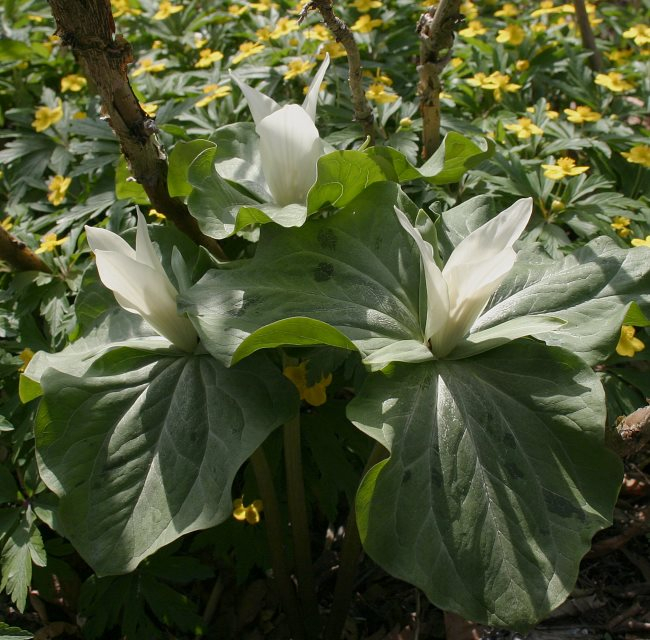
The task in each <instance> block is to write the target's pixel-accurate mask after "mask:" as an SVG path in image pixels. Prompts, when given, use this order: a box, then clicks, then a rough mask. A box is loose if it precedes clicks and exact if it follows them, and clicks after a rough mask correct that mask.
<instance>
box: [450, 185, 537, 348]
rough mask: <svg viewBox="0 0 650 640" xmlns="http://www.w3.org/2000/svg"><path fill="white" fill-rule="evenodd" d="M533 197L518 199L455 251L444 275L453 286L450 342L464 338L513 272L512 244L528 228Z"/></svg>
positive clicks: (471, 235) (468, 237)
mask: <svg viewBox="0 0 650 640" xmlns="http://www.w3.org/2000/svg"><path fill="white" fill-rule="evenodd" d="M532 210H533V201H532V199H531V198H524V199H521V200H518V201H517V202H515V204H513V205H512V206H511V207H509V208H508V209H506V210H505V211H502V212H501V213H500V214H499V215H497V216H496V217H495V218H493V219H492V220H490V221H489V222H487V223H486V224H484V225H483V226H481V227H479V228H478V229H476V230H475V231H473V232H472V233H470V234H469V235H468V236H467V237H466V238H465V239H464V240H463V241H462V242H461V243H460V244H459V245H458V246H457V247H456V249H455V250H454V251H453V253H452V254H451V256H450V257H449V260H448V261H447V264H446V265H445V267H444V269H443V271H442V274H443V276H444V278H445V281H446V282H447V286H448V287H449V298H450V300H451V301H452V303H451V309H450V314H449V315H450V321H451V324H452V326H451V327H450V330H451V331H450V335H448V336H447V339H448V340H449V341H450V342H457V341H458V340H459V339H460V338H462V337H463V336H464V335H465V334H466V333H467V332H468V331H469V330H470V328H471V326H472V325H473V324H474V322H475V321H476V318H478V316H479V315H480V314H481V312H482V311H483V309H484V308H485V305H486V304H487V301H488V300H489V298H490V296H491V295H492V294H493V293H494V292H495V291H496V289H497V288H498V286H499V285H500V284H501V282H502V280H503V278H504V277H505V276H506V274H507V273H508V272H509V271H510V269H512V266H513V264H514V262H515V257H516V254H515V251H514V250H513V248H512V245H513V244H514V243H515V241H516V240H517V238H519V236H520V235H521V233H522V231H523V230H524V229H525V228H526V224H527V223H528V220H529V219H530V215H531V213H532Z"/></svg>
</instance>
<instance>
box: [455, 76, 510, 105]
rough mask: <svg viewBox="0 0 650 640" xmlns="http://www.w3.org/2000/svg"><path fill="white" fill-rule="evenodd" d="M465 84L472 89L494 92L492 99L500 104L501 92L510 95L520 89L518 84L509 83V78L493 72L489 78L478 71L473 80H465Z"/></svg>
mask: <svg viewBox="0 0 650 640" xmlns="http://www.w3.org/2000/svg"><path fill="white" fill-rule="evenodd" d="M467 84H470V85H471V86H473V87H480V88H481V89H486V90H488V91H493V92H494V99H495V100H496V101H497V102H501V97H502V92H503V91H507V92H509V93H512V92H514V91H518V90H519V89H521V85H520V84H515V83H514V82H510V76H509V75H506V74H503V73H500V72H499V71H494V72H493V73H491V74H490V75H489V76H486V75H485V74H484V73H483V72H482V71H479V72H478V73H477V74H475V75H474V77H473V78H468V79H467Z"/></svg>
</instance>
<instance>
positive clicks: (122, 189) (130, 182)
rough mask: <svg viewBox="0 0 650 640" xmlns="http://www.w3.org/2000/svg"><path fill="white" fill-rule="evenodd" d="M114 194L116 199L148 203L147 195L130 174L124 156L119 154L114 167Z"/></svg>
mask: <svg viewBox="0 0 650 640" xmlns="http://www.w3.org/2000/svg"><path fill="white" fill-rule="evenodd" d="M115 195H116V196H117V198H118V200H131V201H132V202H135V204H150V203H149V196H148V195H147V194H146V192H145V190H144V189H143V187H142V185H141V184H140V183H139V182H136V181H135V178H133V176H132V175H131V171H130V169H129V167H128V166H127V164H126V160H125V159H124V156H120V159H119V160H118V162H117V168H116V169H115Z"/></svg>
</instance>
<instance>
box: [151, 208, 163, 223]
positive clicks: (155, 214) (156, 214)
mask: <svg viewBox="0 0 650 640" xmlns="http://www.w3.org/2000/svg"><path fill="white" fill-rule="evenodd" d="M149 215H150V216H151V217H152V218H155V219H156V220H158V221H159V222H163V220H167V216H166V215H165V214H164V213H160V211H157V210H156V209H149Z"/></svg>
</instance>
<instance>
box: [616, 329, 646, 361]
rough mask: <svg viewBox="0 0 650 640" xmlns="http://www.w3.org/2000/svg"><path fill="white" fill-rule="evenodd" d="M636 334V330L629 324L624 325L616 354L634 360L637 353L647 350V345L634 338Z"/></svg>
mask: <svg viewBox="0 0 650 640" xmlns="http://www.w3.org/2000/svg"><path fill="white" fill-rule="evenodd" d="M635 333H636V330H635V328H634V327H631V326H630V325H628V324H624V325H623V326H622V327H621V337H620V338H619V339H618V344H617V345H616V353H618V355H619V356H625V357H626V358H633V357H634V354H635V353H637V352H639V351H643V350H644V349H645V344H643V342H641V340H639V339H638V338H635V337H634V334H635Z"/></svg>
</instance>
